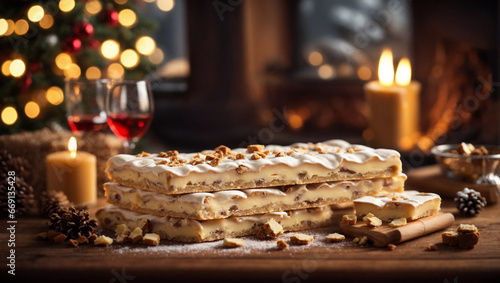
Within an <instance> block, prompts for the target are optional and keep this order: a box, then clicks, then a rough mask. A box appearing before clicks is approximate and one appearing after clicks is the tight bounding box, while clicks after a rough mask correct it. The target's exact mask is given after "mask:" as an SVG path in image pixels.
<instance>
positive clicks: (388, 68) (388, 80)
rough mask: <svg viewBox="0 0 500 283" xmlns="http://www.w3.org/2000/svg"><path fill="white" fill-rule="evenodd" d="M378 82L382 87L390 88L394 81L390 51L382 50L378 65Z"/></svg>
mask: <svg viewBox="0 0 500 283" xmlns="http://www.w3.org/2000/svg"><path fill="white" fill-rule="evenodd" d="M378 80H379V82H380V84H381V85H383V86H391V85H392V83H393V81H394V66H393V60H392V51H391V50H390V49H384V51H383V52H382V55H380V61H379V64H378Z"/></svg>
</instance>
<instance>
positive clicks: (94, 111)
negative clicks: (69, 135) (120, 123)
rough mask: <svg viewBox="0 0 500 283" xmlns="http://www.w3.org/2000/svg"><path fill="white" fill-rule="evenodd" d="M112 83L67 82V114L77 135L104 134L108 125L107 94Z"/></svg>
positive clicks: (104, 80) (73, 80)
mask: <svg viewBox="0 0 500 283" xmlns="http://www.w3.org/2000/svg"><path fill="white" fill-rule="evenodd" d="M110 84H111V81H110V80H107V79H102V80H84V79H82V80H75V79H67V80H66V81H65V96H66V98H65V100H66V112H67V119H68V124H69V127H70V128H71V131H72V132H73V133H74V134H76V135H81V134H82V133H88V132H104V131H105V130H106V129H107V128H108V126H107V124H106V106H105V102H106V94H107V92H108V91H109V87H110Z"/></svg>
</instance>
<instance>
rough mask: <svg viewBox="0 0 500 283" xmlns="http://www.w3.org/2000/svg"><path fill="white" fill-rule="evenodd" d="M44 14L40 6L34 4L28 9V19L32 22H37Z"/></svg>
mask: <svg viewBox="0 0 500 283" xmlns="http://www.w3.org/2000/svg"><path fill="white" fill-rule="evenodd" d="M44 14H45V11H44V10H43V8H42V6H40V5H34V6H31V8H29V10H28V19H29V20H30V21H32V22H34V23H36V22H39V21H40V20H41V19H42V18H43V16H44Z"/></svg>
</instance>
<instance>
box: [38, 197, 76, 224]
mask: <svg viewBox="0 0 500 283" xmlns="http://www.w3.org/2000/svg"><path fill="white" fill-rule="evenodd" d="M66 206H71V203H70V202H69V200H68V198H67V197H66V194H64V192H57V191H44V192H42V193H41V194H40V199H39V203H38V209H39V211H40V214H41V215H42V216H43V217H45V218H50V216H51V215H52V213H56V212H57V210H58V209H59V208H62V207H66Z"/></svg>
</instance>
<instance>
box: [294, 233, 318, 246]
mask: <svg viewBox="0 0 500 283" xmlns="http://www.w3.org/2000/svg"><path fill="white" fill-rule="evenodd" d="M313 239H314V237H313V236H309V235H306V234H302V233H296V234H294V235H292V236H291V237H290V241H291V242H292V243H294V244H298V245H307V244H309V243H310V242H312V240H313Z"/></svg>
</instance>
